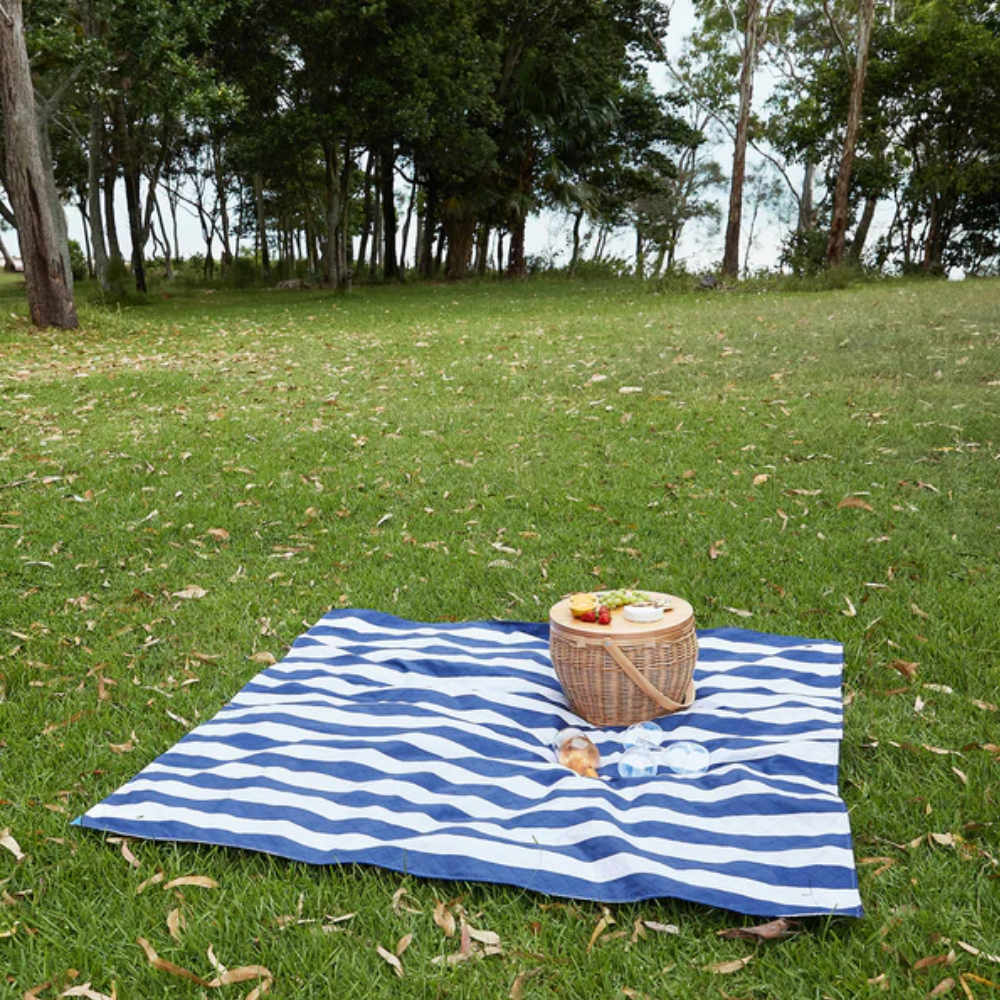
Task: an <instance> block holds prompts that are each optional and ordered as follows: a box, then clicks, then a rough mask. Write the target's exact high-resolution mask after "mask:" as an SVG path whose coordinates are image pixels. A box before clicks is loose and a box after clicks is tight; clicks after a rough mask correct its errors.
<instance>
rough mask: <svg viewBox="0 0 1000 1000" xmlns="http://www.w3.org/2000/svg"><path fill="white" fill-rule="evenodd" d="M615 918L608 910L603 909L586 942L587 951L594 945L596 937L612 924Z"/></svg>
mask: <svg viewBox="0 0 1000 1000" xmlns="http://www.w3.org/2000/svg"><path fill="white" fill-rule="evenodd" d="M614 922H615V918H614V917H613V916H611V913H610V911H609V910H607V909H605V911H604V916H602V917H601V919H600V920H598V921H597V926H596V927H595V928H594V933H593V934H591V935H590V942H589V943H588V944H587V951H590V950H591V948H593V947H594V944H595V943H596V941H597V939H598V938H599V937H600V936H601V935H602V934H603V933H604V932H605V931H606V930H607V929H608V928H609V927H612V926H614Z"/></svg>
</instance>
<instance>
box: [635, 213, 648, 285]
mask: <svg viewBox="0 0 1000 1000" xmlns="http://www.w3.org/2000/svg"><path fill="white" fill-rule="evenodd" d="M635 276H636V277H637V278H638V279H639V280H640V281H642V279H643V278H645V277H646V241H645V240H644V239H643V238H642V229H641V228H640V227H639V226H636V227H635Z"/></svg>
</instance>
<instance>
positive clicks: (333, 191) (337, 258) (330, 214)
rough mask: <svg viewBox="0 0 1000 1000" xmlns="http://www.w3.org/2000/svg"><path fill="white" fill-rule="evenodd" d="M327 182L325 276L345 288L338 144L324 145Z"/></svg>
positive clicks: (335, 284)
mask: <svg viewBox="0 0 1000 1000" xmlns="http://www.w3.org/2000/svg"><path fill="white" fill-rule="evenodd" d="M323 152H324V162H325V171H324V178H325V182H326V212H325V216H326V255H325V257H324V261H323V264H324V268H323V276H324V278H325V280H326V281H327V283H328V284H330V285H333V287H334V288H344V287H345V286H346V284H347V274H346V267H345V266H344V259H343V254H342V252H341V250H342V236H343V231H342V224H343V218H344V205H343V196H342V192H341V189H340V173H341V171H340V167H341V163H340V153H339V150H338V149H337V146H336V143H335V142H331V141H327V142H325V143H324V144H323Z"/></svg>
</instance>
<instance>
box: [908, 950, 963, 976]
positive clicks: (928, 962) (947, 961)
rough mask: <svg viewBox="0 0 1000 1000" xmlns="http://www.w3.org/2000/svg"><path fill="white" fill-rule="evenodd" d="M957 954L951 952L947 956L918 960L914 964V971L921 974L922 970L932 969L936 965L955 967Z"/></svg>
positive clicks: (930, 956)
mask: <svg viewBox="0 0 1000 1000" xmlns="http://www.w3.org/2000/svg"><path fill="white" fill-rule="evenodd" d="M954 964H955V952H954V951H949V952H948V954H947V955H928V956H927V957H926V958H918V959H917V961H915V962H914V963H913V971H914V972H920V970H921V969H930V968H932V967H933V966H935V965H954Z"/></svg>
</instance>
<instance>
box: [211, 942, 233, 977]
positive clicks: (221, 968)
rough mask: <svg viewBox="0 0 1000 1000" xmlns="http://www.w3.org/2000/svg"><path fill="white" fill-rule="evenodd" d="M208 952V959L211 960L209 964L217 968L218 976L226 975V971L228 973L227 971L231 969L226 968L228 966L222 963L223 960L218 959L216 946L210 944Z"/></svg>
mask: <svg viewBox="0 0 1000 1000" xmlns="http://www.w3.org/2000/svg"><path fill="white" fill-rule="evenodd" d="M206 954H207V955H208V961H209V964H210V965H211V966H212V968H213V969H215V974H216V975H217V976H224V975H225V974H226V973H227V972H228V971H229V970H228V969H227V968H226V967H225V966H224V965H223V964H222V963H221V962H220V961H219V960H218V958H216V955H215V947H214V946H213V945H209V946H208V951H207V952H206Z"/></svg>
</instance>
